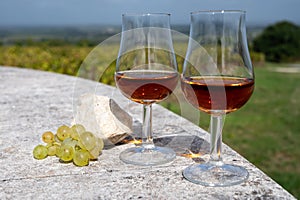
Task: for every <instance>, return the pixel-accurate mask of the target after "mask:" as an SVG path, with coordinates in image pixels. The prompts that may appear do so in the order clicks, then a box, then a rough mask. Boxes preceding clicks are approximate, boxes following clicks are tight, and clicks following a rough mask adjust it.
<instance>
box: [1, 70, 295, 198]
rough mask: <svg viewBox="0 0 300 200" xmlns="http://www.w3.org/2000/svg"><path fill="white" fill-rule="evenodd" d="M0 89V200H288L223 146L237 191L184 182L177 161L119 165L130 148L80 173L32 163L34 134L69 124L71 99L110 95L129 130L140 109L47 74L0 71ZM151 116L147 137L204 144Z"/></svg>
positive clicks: (85, 83) (158, 113)
mask: <svg viewBox="0 0 300 200" xmlns="http://www.w3.org/2000/svg"><path fill="white" fill-rule="evenodd" d="M0 83H1V84H0V91H1V98H0V112H1V115H0V166H1V168H0V198H1V199H21V198H22V199H24V198H25V199H71V198H72V199H73V198H75V199H295V198H294V197H293V196H292V195H291V194H289V193H288V192H287V191H286V190H284V189H283V188H282V187H281V186H280V185H278V184H277V183H276V182H274V181H273V180H272V179H271V178H270V177H268V176H267V175H266V174H264V173H263V172H262V171H260V170H259V169H258V168H256V167H255V166H254V165H252V164H251V163H249V162H248V161H247V160H246V159H244V158H243V157H242V156H240V155H239V154H237V153H236V152H235V151H233V150H232V149H230V148H229V147H228V146H226V145H224V160H225V161H228V162H231V163H235V164H238V165H241V166H244V167H246V168H247V169H248V171H249V173H250V177H249V179H248V180H247V181H246V182H244V183H243V184H241V185H237V186H232V187H223V188H222V187H220V188H210V187H203V186H200V185H196V184H193V183H190V182H189V181H187V180H185V179H184V178H183V177H182V170H183V169H184V168H185V167H187V166H188V165H190V164H192V163H194V161H193V160H192V159H188V158H185V157H181V156H178V157H177V158H176V160H175V161H174V162H172V163H169V164H167V165H162V166H157V167H137V166H132V165H126V164H124V163H122V162H121V161H120V160H119V158H118V155H119V153H120V152H121V151H122V150H123V149H125V148H127V147H128V146H129V145H130V144H126V145H118V146H115V147H113V148H110V149H106V150H104V151H103V154H102V155H101V156H100V157H99V160H98V161H95V162H92V163H91V164H90V165H89V166H88V167H82V168H79V167H75V166H73V164H61V163H59V162H58V160H57V158H54V157H50V158H47V159H45V160H35V159H33V157H32V149H33V148H34V146H35V145H37V144H39V143H41V140H40V136H41V134H42V133H43V132H44V131H46V130H52V131H55V129H56V127H58V126H60V125H62V124H69V123H70V122H71V120H72V118H73V98H74V99H76V95H80V94H83V93H86V92H91V91H92V92H95V93H97V94H101V95H107V96H110V97H112V98H114V99H115V100H116V101H117V102H118V103H119V104H120V105H121V106H122V107H123V108H124V109H127V110H128V111H129V112H130V114H131V115H132V116H133V117H134V119H135V123H140V122H139V120H140V112H141V108H140V106H139V105H137V104H134V103H131V102H129V101H128V100H126V99H125V98H124V97H123V96H122V95H120V94H119V93H118V92H117V91H116V89H115V88H113V87H110V86H107V85H102V84H99V83H96V82H93V81H89V80H83V79H80V78H76V77H71V76H65V75H60V74H55V73H49V72H42V71H36V70H29V69H20V68H13V67H0ZM74 88H76V91H74ZM95 88H96V89H95ZM153 112H154V119H155V121H154V124H158V122H163V125H162V124H160V126H158V125H154V131H155V132H157V133H161V134H162V135H163V134H173V135H174V134H177V135H184V134H188V135H197V136H199V137H201V138H203V139H205V140H207V136H208V133H207V132H206V131H204V130H202V129H201V128H199V127H197V126H195V125H194V124H192V123H191V122H189V121H187V120H185V119H183V118H181V117H180V116H178V115H176V114H174V113H172V112H170V111H168V110H166V109H164V108H162V107H161V106H158V105H156V106H154V111H153ZM166 119H167V120H166ZM158 135H159V134H158Z"/></svg>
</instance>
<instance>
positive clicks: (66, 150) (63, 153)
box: [57, 145, 74, 162]
mask: <svg viewBox="0 0 300 200" xmlns="http://www.w3.org/2000/svg"><path fill="white" fill-rule="evenodd" d="M57 155H58V157H59V158H60V159H61V160H62V161H64V162H68V161H71V160H72V159H73V155H74V148H73V147H72V146H70V145H61V146H60V148H59V150H58V154H57Z"/></svg>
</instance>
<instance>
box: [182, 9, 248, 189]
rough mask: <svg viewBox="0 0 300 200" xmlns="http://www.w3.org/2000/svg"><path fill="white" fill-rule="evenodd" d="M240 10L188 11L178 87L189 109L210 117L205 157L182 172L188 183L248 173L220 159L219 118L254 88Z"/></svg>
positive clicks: (225, 182) (214, 182) (219, 181)
mask: <svg viewBox="0 0 300 200" xmlns="http://www.w3.org/2000/svg"><path fill="white" fill-rule="evenodd" d="M245 15H246V13H245V12H244V11H240V10H216V11H198V12H193V13H191V24H190V38H189V44H188V50H187V54H186V59H185V62H184V66H183V72H182V75H181V89H182V91H183V93H184V96H185V97H186V99H187V101H189V102H190V103H191V104H192V105H193V106H194V107H196V108H197V109H199V110H201V111H204V112H205V113H208V114H210V115H211V122H210V135H211V136H210V159H209V161H208V162H207V163H204V164H194V165H191V166H189V167H187V168H186V169H185V170H184V171H183V176H184V177H185V178H186V179H188V180H189V181H191V182H193V183H197V184H201V185H205V186H230V185H235V184H239V183H241V182H243V181H244V180H246V179H247V178H248V176H249V173H248V171H247V170H246V169H245V168H243V167H241V166H237V165H232V164H225V163H223V161H222V157H221V153H222V147H221V146H222V128H223V123H224V119H225V118H224V116H225V115H226V114H228V113H231V112H233V111H236V110H237V109H239V108H240V107H242V106H243V105H244V104H245V103H246V102H247V101H248V99H249V98H250V96H251V95H252V92H253V90H254V72H253V68H252V64H251V60H250V56H249V51H248V46H247V39H246V28H245Z"/></svg>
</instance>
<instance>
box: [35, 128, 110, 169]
mask: <svg viewBox="0 0 300 200" xmlns="http://www.w3.org/2000/svg"><path fill="white" fill-rule="evenodd" d="M42 140H43V141H44V142H45V143H46V145H41V144H40V145H37V146H36V147H35V148H34V149H33V157H34V158H35V159H39V160H40V159H44V158H46V157H47V156H57V157H58V158H59V159H60V160H61V161H62V162H72V161H73V163H74V164H75V165H77V166H86V165H88V164H89V161H90V160H96V159H97V158H98V156H99V155H100V154H101V152H102V149H103V147H104V143H103V140H102V139H101V138H98V137H96V136H95V135H94V134H93V133H91V132H89V131H86V130H85V128H84V127H83V126H82V125H80V124H75V125H73V126H72V127H68V126H66V125H62V126H60V127H59V128H58V129H57V131H56V134H53V133H52V132H51V131H47V132H45V133H43V135H42Z"/></svg>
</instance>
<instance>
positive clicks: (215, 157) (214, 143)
mask: <svg viewBox="0 0 300 200" xmlns="http://www.w3.org/2000/svg"><path fill="white" fill-rule="evenodd" d="M224 116H225V115H223V114H212V115H211V119H210V160H209V162H210V163H212V164H215V165H222V164H223V161H222V130H223V124H224Z"/></svg>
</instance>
